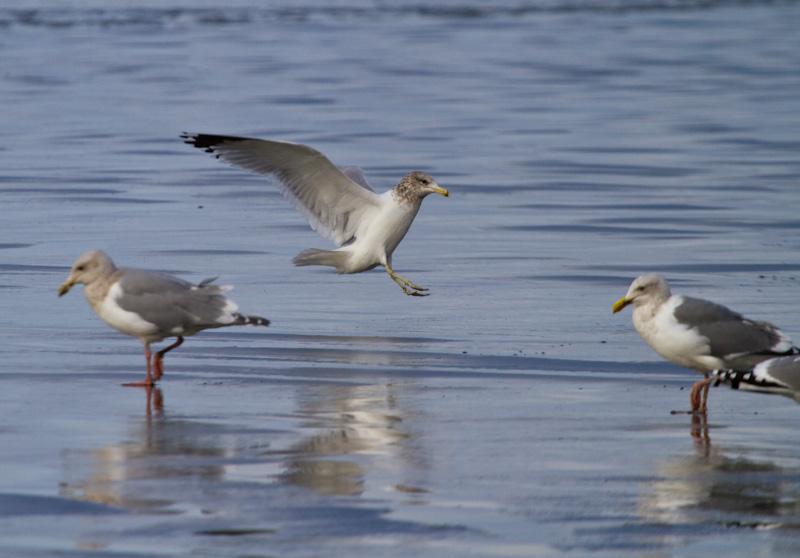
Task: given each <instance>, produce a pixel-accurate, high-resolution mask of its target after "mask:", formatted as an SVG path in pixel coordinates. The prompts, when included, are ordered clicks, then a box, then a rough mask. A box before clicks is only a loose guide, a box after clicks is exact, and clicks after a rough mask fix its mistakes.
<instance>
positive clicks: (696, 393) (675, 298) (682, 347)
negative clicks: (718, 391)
mask: <svg viewBox="0 0 800 558" xmlns="http://www.w3.org/2000/svg"><path fill="white" fill-rule="evenodd" d="M629 304H634V305H635V308H634V310H633V325H634V326H635V327H636V331H637V332H639V335H641V336H642V339H644V340H645V341H646V342H647V344H648V345H650V346H651V347H652V348H653V350H655V351H656V352H657V353H658V354H659V355H661V356H662V357H664V358H665V359H667V360H669V361H671V362H674V363H675V364H678V365H680V366H684V367H686V368H690V369H692V370H697V371H698V372H700V373H701V374H703V375H704V376H705V378H706V379H705V380H700V381H698V382H696V383H695V384H694V386H693V387H692V391H691V394H690V398H691V404H692V411H694V412H702V413H704V412H705V411H706V399H707V398H708V387H709V384H710V383H711V381H713V378H709V374H710V373H711V372H714V371H716V370H721V369H726V368H731V369H734V370H747V369H748V368H751V367H753V366H755V365H756V364H758V363H759V362H761V361H763V360H766V359H768V358H770V357H774V356H780V355H785V354H796V353H797V351H798V349H796V348H794V347H793V346H792V341H791V339H789V337H788V336H787V335H785V334H784V333H783V332H782V331H781V330H780V329H778V328H777V327H775V326H774V325H772V324H770V323H767V322H757V321H753V320H749V319H747V318H745V317H743V316H741V315H739V314H737V313H736V312H733V311H732V310H729V309H728V308H726V307H724V306H721V305H719V304H716V303H714V302H710V301H708V300H702V299H699V298H690V297H686V296H680V295H673V294H672V293H671V292H670V289H669V285H667V281H666V280H665V279H664V278H663V277H662V276H660V275H658V274H656V273H649V274H646V275H642V276H640V277H637V278H636V279H635V280H634V281H633V283H631V286H630V288H629V289H628V292H627V293H626V294H625V296H624V297H622V298H621V299H619V300H618V301H617V302H616V303H615V304H614V306H613V311H614V312H619V311H620V310H622V309H623V308H625V307H626V306H628V305H629ZM701 391H702V392H703V396H702V400H701V397H700V392H701Z"/></svg>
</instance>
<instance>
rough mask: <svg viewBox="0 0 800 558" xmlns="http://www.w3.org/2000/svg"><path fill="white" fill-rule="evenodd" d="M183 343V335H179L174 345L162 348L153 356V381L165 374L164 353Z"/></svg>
mask: <svg viewBox="0 0 800 558" xmlns="http://www.w3.org/2000/svg"><path fill="white" fill-rule="evenodd" d="M181 343H183V337H181V336H180V335H179V336H178V340H177V341H175V342H174V343H173V344H172V345H170V346H169V347H167V348H166V349H161V350H160V351H158V352H157V353H156V355H155V356H154V357H153V381H154V382H155V381H156V380H158V379H159V378H160V377H161V376H163V375H164V362H163V361H164V354H166V353H167V352H169V351H171V350H172V349H174V348H176V347H180V346H181Z"/></svg>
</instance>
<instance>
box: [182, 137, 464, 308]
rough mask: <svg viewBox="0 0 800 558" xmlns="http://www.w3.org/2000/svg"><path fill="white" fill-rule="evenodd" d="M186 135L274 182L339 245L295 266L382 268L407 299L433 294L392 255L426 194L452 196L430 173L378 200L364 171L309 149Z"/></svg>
mask: <svg viewBox="0 0 800 558" xmlns="http://www.w3.org/2000/svg"><path fill="white" fill-rule="evenodd" d="M181 137H182V138H184V139H185V140H186V143H188V144H191V145H194V146H195V147H199V148H202V149H205V150H206V151H208V152H209V153H213V154H214V155H216V156H217V158H222V159H224V160H225V161H227V162H228V163H230V164H232V165H236V166H239V167H242V168H245V169H248V170H250V171H252V172H255V173H258V174H264V175H268V176H271V177H272V178H273V179H274V181H275V184H276V186H277V187H278V189H279V190H280V191H281V192H282V193H283V195H284V196H285V197H286V198H287V199H288V200H289V201H290V202H291V203H292V204H293V205H294V206H295V207H296V208H297V210H298V211H300V213H302V214H303V216H304V217H305V218H306V219H307V220H308V222H309V224H310V225H311V228H313V229H314V230H315V231H317V232H318V233H320V234H322V235H323V236H326V237H328V238H330V239H331V240H333V241H334V242H335V243H336V244H337V245H338V246H339V248H338V249H336V250H318V249H316V248H309V249H307V250H303V251H302V252H300V253H299V254H297V256H295V257H294V259H293V260H292V262H293V263H294V265H297V266H304V265H327V266H331V267H335V268H336V271H337V272H338V273H361V272H362V271H367V270H369V269H373V268H374V267H377V266H378V265H382V266H384V267H385V268H386V271H387V272H388V273H389V276H390V277H391V278H392V279H393V280H394V281H395V282H396V283H397V284H398V285H400V287H401V288H402V289H403V291H404V292H405V293H406V294H407V295H412V296H426V295H427V293H425V292H424V291H427V290H428V289H423V288H422V287H419V286H417V285H415V284H414V283H412V282H411V281H409V280H408V279H405V278H404V277H401V276H400V275H398V274H397V273H395V272H394V271H393V270H392V252H394V250H395V248H397V245H398V244H400V241H401V240H403V237H404V236H405V235H406V233H407V232H408V228H409V227H410V226H411V222H412V221H413V220H414V217H415V216H416V215H417V211H419V208H420V205H421V203H422V199H423V198H424V197H425V196H427V195H428V194H434V193H435V194H441V195H443V196H445V197H447V196H449V195H450V194H449V193H448V192H447V190H445V189H444V188H441V187H440V186H439V185H438V184H437V183H436V181H435V180H434V179H433V177H431V175H429V174H427V173H425V172H422V171H414V172H410V173H408V174H407V175H405V176H404V177H403V179H402V180H401V181H400V183H399V184H398V185H397V186H395V187H394V188H393V189H391V190H389V191H387V192H384V193H383V194H377V193H375V191H374V190H373V189H372V187H371V186H370V185H369V183H368V182H367V179H366V177H365V176H364V173H363V171H362V170H361V169H360V168H358V167H346V168H338V167H336V166H335V165H334V164H333V163H331V161H330V160H329V159H328V158H327V157H325V155H323V154H322V153H320V152H319V151H317V150H315V149H312V148H311V147H308V146H306V145H301V144H299V143H288V142H279V141H267V140H261V139H251V138H240V137H232V136H215V135H208V134H183V135H182V136H181Z"/></svg>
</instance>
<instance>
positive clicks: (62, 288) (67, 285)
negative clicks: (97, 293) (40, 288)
mask: <svg viewBox="0 0 800 558" xmlns="http://www.w3.org/2000/svg"><path fill="white" fill-rule="evenodd" d="M74 284H75V283H73V282H71V281H69V280H67V281H65V282H64V284H63V285H61V286H60V287H59V288H58V296H64V295H65V294H67V293H68V292H69V290H70V289H71V288H72V286H73V285H74Z"/></svg>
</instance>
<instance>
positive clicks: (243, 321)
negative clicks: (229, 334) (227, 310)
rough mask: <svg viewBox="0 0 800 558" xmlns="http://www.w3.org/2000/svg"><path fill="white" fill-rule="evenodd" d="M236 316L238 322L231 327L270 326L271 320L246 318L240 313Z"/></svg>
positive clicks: (257, 317) (253, 317) (258, 317)
mask: <svg viewBox="0 0 800 558" xmlns="http://www.w3.org/2000/svg"><path fill="white" fill-rule="evenodd" d="M234 316H235V317H236V321H235V322H233V323H232V324H231V325H260V326H268V325H269V320H268V319H266V318H262V317H260V316H245V315H244V314H239V313H238V312H237V313H236V314H234Z"/></svg>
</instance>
